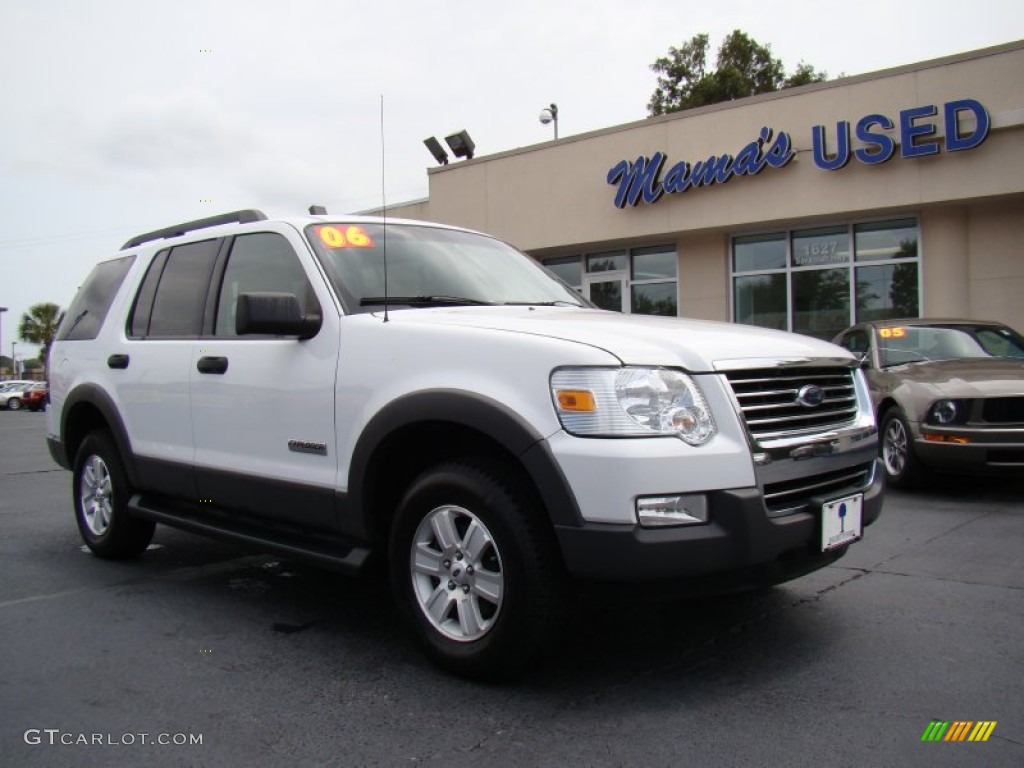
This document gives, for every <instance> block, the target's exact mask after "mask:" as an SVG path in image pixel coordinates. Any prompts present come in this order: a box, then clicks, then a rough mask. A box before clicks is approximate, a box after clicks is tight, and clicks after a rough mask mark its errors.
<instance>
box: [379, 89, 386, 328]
mask: <svg viewBox="0 0 1024 768" xmlns="http://www.w3.org/2000/svg"><path fill="white" fill-rule="evenodd" d="M385 189H386V181H385V175H384V94H383V93H382V94H381V95H380V204H381V208H380V216H381V229H382V234H381V237H382V238H383V240H384V243H383V245H382V246H381V249H382V252H383V258H384V322H385V323H386V322H388V200H387V195H386V194H385Z"/></svg>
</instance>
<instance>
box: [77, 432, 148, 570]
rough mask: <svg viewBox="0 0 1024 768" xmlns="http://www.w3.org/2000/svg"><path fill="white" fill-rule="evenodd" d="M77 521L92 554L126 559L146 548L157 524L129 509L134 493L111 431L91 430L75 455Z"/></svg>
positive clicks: (109, 558)
mask: <svg viewBox="0 0 1024 768" xmlns="http://www.w3.org/2000/svg"><path fill="white" fill-rule="evenodd" d="M73 478H74V479H73V495H74V501H75V520H76V522H77V523H78V530H79V532H80V533H81V534H82V539H83V540H84V541H85V543H86V545H87V546H88V547H89V549H91V550H92V552H93V554H95V555H96V556H98V557H102V558H105V559H108V560H125V559H128V558H131V557H136V556H138V555H139V554H141V553H142V552H144V551H145V550H146V547H148V546H149V543H150V541H152V540H153V531H154V530H155V529H156V523H154V522H152V521H151V520H143V519H141V518H138V517H133V516H132V515H131V514H130V513H129V512H128V500H129V499H130V498H131V496H132V489H131V485H130V484H129V483H128V476H127V475H126V474H125V471H124V465H123V464H122V462H121V455H120V454H119V453H118V450H117V446H116V445H115V444H114V440H113V438H111V436H110V434H109V433H108V432H105V431H103V430H97V431H95V432H90V433H89V435H88V436H86V438H85V440H83V441H82V445H81V446H80V447H79V449H78V453H77V455H76V456H75V466H74V475H73Z"/></svg>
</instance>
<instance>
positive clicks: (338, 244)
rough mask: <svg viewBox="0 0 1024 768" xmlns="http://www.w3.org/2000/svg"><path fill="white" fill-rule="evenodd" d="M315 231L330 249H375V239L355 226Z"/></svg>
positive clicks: (325, 228) (324, 228)
mask: <svg viewBox="0 0 1024 768" xmlns="http://www.w3.org/2000/svg"><path fill="white" fill-rule="evenodd" d="M313 231H314V232H316V234H317V236H318V237H319V238H320V242H322V243H323V244H324V245H326V246H327V247H328V248H373V238H372V237H370V236H369V235H368V234H367V233H366V230H365V229H363V228H362V227H360V226H357V225H355V224H353V225H350V226H344V225H342V226H337V227H333V226H324V227H313Z"/></svg>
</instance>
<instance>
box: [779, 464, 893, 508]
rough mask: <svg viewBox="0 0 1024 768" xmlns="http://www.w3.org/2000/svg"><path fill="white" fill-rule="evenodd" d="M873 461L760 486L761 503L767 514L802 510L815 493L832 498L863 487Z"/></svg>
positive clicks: (868, 480)
mask: <svg viewBox="0 0 1024 768" xmlns="http://www.w3.org/2000/svg"><path fill="white" fill-rule="evenodd" d="M873 469H874V464H873V463H868V464H861V465H859V466H856V467H846V468H845V469H837V470H835V471H833V472H824V473H822V474H818V475H811V476H810V477H800V478H796V479H794V480H785V481H781V482H777V483H766V484H765V486H764V505H765V507H766V508H767V510H768V517H782V516H783V515H790V514H793V513H794V512H802V511H804V510H806V509H807V508H808V507H809V506H810V504H811V500H812V499H814V498H817V497H822V496H830V497H832V498H835V497H836V496H837V495H839V494H841V493H842V492H844V491H849V492H850V493H856V492H857V491H863V490H864V489H865V488H866V487H867V486H868V484H869V483H870V482H871V472H872V471H873Z"/></svg>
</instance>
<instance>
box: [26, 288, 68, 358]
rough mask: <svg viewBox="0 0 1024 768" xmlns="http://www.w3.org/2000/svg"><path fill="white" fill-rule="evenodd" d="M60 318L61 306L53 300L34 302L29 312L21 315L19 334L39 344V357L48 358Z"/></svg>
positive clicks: (28, 340)
mask: <svg viewBox="0 0 1024 768" xmlns="http://www.w3.org/2000/svg"><path fill="white" fill-rule="evenodd" d="M59 319H60V307H59V306H57V305H56V304H53V303H51V302H42V303H41V304H33V305H32V306H31V307H29V308H28V312H26V313H25V314H23V315H22V316H21V322H20V323H18V335H19V336H20V337H21V340H22V341H27V342H30V343H32V344H38V345H39V347H40V350H39V359H40V360H44V361H45V360H48V359H49V354H50V345H51V344H53V337H54V336H55V335H56V333H57V321H58V320H59Z"/></svg>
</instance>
